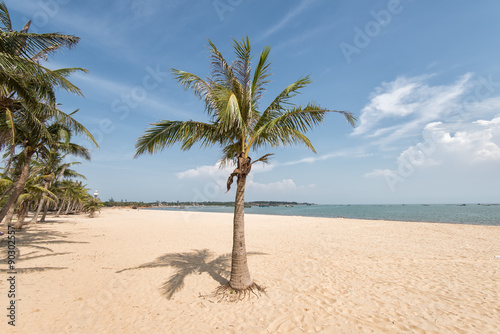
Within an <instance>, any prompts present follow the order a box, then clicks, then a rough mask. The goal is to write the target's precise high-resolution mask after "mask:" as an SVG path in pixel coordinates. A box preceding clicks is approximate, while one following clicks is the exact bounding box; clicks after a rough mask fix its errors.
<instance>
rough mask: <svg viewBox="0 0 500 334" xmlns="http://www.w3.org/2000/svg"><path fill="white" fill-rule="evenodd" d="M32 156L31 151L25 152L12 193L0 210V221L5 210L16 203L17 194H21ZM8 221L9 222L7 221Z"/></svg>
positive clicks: (4, 214) (7, 210)
mask: <svg viewBox="0 0 500 334" xmlns="http://www.w3.org/2000/svg"><path fill="white" fill-rule="evenodd" d="M32 156H33V153H27V155H26V160H25V161H24V165H23V168H22V170H21V175H20V176H19V179H18V180H17V182H16V185H15V186H14V190H13V191H12V194H11V195H10V197H9V199H8V200H7V203H5V206H4V207H3V208H2V210H1V211H0V223H1V222H2V220H3V219H4V218H5V216H6V215H7V212H9V210H10V209H11V207H13V206H14V205H15V204H16V201H17V199H18V198H19V195H21V194H22V192H23V191H24V186H25V185H26V181H27V180H28V176H29V171H30V163H31V157H32ZM7 223H10V222H7Z"/></svg>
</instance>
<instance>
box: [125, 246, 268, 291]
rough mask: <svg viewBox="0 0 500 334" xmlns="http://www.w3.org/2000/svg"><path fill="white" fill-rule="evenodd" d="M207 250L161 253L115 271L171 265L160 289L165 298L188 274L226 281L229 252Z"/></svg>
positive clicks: (179, 286) (182, 284)
mask: <svg viewBox="0 0 500 334" xmlns="http://www.w3.org/2000/svg"><path fill="white" fill-rule="evenodd" d="M247 255H268V254H266V253H261V252H248V253H247ZM214 257H215V254H214V253H213V252H212V251H210V250H208V249H202V250H193V251H192V252H189V253H171V254H165V255H162V256H160V257H158V258H156V260H154V261H153V262H148V263H145V264H142V265H140V266H137V267H133V268H126V269H122V270H119V271H117V273H121V272H124V271H127V270H136V269H146V268H159V267H173V268H176V269H177V271H176V272H175V273H174V274H173V275H172V276H170V277H169V278H168V280H167V281H166V282H165V283H163V285H162V287H161V288H160V291H161V292H162V294H163V295H164V296H165V297H166V298H167V299H171V298H172V296H173V295H174V294H175V293H176V292H178V291H180V290H181V289H182V288H183V287H184V280H185V279H186V277H187V276H189V275H194V274H199V275H201V274H202V273H207V274H209V275H210V277H212V278H213V279H214V280H215V281H217V282H219V283H220V284H221V285H224V284H227V283H228V278H229V275H230V269H231V254H223V255H220V256H219V257H216V258H214Z"/></svg>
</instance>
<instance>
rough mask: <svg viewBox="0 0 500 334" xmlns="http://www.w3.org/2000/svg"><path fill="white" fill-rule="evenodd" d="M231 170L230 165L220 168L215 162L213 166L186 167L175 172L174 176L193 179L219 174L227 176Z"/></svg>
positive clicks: (217, 175) (216, 176)
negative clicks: (181, 170)
mask: <svg viewBox="0 0 500 334" xmlns="http://www.w3.org/2000/svg"><path fill="white" fill-rule="evenodd" d="M231 171H232V168H230V167H226V168H220V167H219V165H217V164H216V165H214V166H200V167H196V168H193V169H188V170H186V171H184V172H179V173H176V176H177V177H178V178H179V179H193V178H205V177H211V178H220V177H221V176H223V175H225V177H226V178H227V177H228V176H229V174H230V173H231Z"/></svg>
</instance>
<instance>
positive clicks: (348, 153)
mask: <svg viewBox="0 0 500 334" xmlns="http://www.w3.org/2000/svg"><path fill="white" fill-rule="evenodd" d="M371 155H372V154H370V153H365V152H364V151H363V150H356V149H352V150H350V151H337V152H331V153H327V154H322V155H319V156H313V157H307V158H302V159H299V160H294V161H289V162H285V163H283V164H282V165H283V166H292V165H298V164H303V163H309V164H311V163H314V162H316V161H324V160H328V159H333V158H339V157H353V158H364V157H367V156H371Z"/></svg>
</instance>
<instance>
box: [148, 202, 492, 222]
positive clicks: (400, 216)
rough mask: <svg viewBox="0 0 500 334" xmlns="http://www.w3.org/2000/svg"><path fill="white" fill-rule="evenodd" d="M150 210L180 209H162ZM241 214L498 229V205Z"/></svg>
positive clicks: (276, 209) (280, 209)
mask: <svg viewBox="0 0 500 334" xmlns="http://www.w3.org/2000/svg"><path fill="white" fill-rule="evenodd" d="M152 210H181V209H180V208H167V207H163V208H154V209H152ZM182 210H183V211H184V210H185V211H199V212H233V210H234V208H233V207H225V206H191V207H189V206H188V207H186V208H185V209H182ZM245 213H248V214H262V215H281V216H305V217H328V218H336V217H344V218H357V219H372V220H397V221H416V222H432V223H452V224H472V225H491V226H500V205H498V204H465V205H464V204H440V205H435V204H433V205H416V204H412V205H295V206H293V207H285V206H269V207H259V206H252V207H250V208H245Z"/></svg>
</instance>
